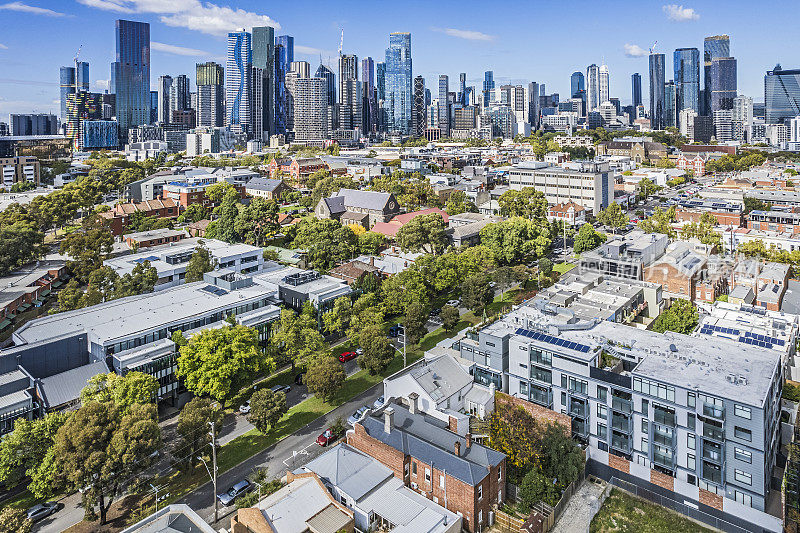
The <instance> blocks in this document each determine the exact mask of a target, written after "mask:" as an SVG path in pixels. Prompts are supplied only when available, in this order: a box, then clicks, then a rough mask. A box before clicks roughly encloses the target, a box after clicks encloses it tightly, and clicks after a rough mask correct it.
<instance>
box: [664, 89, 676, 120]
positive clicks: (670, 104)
mask: <svg viewBox="0 0 800 533" xmlns="http://www.w3.org/2000/svg"><path fill="white" fill-rule="evenodd" d="M676 105H677V95H676V92H675V82H674V81H672V80H669V81H668V82H667V83H666V84H665V85H664V117H663V118H664V123H663V126H664V127H665V128H670V127H671V128H677V127H678V111H677V109H676V107H675V106H676Z"/></svg>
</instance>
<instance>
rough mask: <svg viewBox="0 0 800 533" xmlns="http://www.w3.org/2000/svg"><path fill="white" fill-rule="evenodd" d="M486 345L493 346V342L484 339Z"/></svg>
mask: <svg viewBox="0 0 800 533" xmlns="http://www.w3.org/2000/svg"><path fill="white" fill-rule="evenodd" d="M486 346H491V347H492V348H494V343H493V342H489V341H486Z"/></svg>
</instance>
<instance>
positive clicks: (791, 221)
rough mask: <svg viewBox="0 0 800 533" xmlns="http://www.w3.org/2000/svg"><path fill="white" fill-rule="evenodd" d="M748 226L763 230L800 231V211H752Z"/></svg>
mask: <svg viewBox="0 0 800 533" xmlns="http://www.w3.org/2000/svg"><path fill="white" fill-rule="evenodd" d="M747 216H748V221H747V227H748V228H750V229H758V230H761V231H779V232H781V233H783V232H788V233H791V234H792V235H794V234H797V233H800V213H792V212H789V211H758V210H756V211H750V213H749V214H748V215H747Z"/></svg>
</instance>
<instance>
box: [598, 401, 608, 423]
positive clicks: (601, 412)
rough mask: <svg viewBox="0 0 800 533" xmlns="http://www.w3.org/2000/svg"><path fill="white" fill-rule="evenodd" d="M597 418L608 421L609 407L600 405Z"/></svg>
mask: <svg viewBox="0 0 800 533" xmlns="http://www.w3.org/2000/svg"><path fill="white" fill-rule="evenodd" d="M597 416H598V417H600V418H602V419H604V420H605V419H607V418H608V407H606V406H605V405H602V404H599V403H598V404H597Z"/></svg>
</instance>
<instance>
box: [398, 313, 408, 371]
mask: <svg viewBox="0 0 800 533" xmlns="http://www.w3.org/2000/svg"><path fill="white" fill-rule="evenodd" d="M397 327H398V328H400V331H402V332H403V333H401V334H400V335H401V336H402V337H403V368H405V367H406V366H407V365H408V362H407V361H406V328H405V326H403V325H402V324H399V323H398V324H397Z"/></svg>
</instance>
